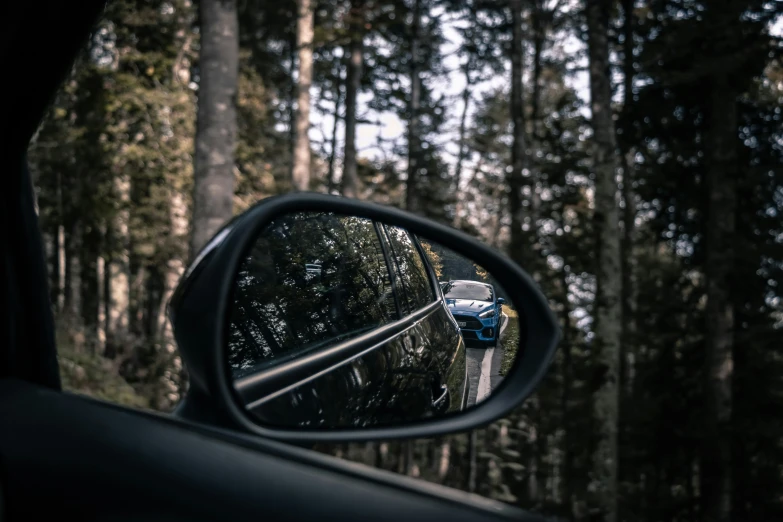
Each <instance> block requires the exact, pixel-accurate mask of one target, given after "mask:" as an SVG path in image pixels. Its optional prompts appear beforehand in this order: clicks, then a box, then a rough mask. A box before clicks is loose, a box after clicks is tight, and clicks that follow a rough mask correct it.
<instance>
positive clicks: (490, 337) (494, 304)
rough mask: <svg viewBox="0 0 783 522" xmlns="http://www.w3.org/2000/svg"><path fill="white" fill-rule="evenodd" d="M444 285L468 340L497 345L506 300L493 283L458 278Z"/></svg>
mask: <svg viewBox="0 0 783 522" xmlns="http://www.w3.org/2000/svg"><path fill="white" fill-rule="evenodd" d="M441 288H442V290H443V296H444V297H445V298H446V304H447V305H448V307H449V311H450V312H451V315H453V316H454V319H455V320H456V321H457V325H458V326H459V328H460V331H461V332H462V337H463V338H464V339H465V341H466V342H470V341H480V342H481V343H484V344H486V345H487V346H497V343H498V337H499V335H500V326H501V321H500V317H501V313H502V308H503V303H504V302H505V300H504V299H503V298H502V297H497V294H496V293H495V289H494V288H493V287H492V285H489V284H486V283H480V282H478V281H466V280H457V281H449V282H448V283H446V284H445V285H441Z"/></svg>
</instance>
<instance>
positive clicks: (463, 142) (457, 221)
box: [454, 62, 473, 228]
mask: <svg viewBox="0 0 783 522" xmlns="http://www.w3.org/2000/svg"><path fill="white" fill-rule="evenodd" d="M472 88H473V85H472V82H471V78H470V62H468V63H467V64H465V88H464V89H463V90H462V114H461V116H460V119H459V152H458V153H457V165H456V166H455V168H454V193H455V194H457V204H456V207H455V211H454V226H455V227H456V228H460V226H461V225H462V217H461V216H460V215H461V214H462V196H461V195H460V183H461V182H462V170H463V167H464V164H465V159H466V158H467V155H468V147H467V139H466V138H467V132H468V110H469V108H470V95H471V91H472Z"/></svg>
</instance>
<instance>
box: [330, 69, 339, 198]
mask: <svg viewBox="0 0 783 522" xmlns="http://www.w3.org/2000/svg"><path fill="white" fill-rule="evenodd" d="M340 73H341V71H340V70H339V69H338V71H337V74H338V78H337V81H336V85H335V89H334V123H333V124H332V137H331V148H330V149H329V161H328V166H327V170H326V193H327V194H331V193H332V191H333V190H334V189H335V187H336V184H337V183H336V181H335V171H334V162H335V160H336V159H337V129H338V127H339V125H340V106H341V105H342V101H343V91H342V85H343V79H342V77H340Z"/></svg>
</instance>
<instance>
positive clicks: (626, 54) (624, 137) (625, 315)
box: [617, 0, 637, 484]
mask: <svg viewBox="0 0 783 522" xmlns="http://www.w3.org/2000/svg"><path fill="white" fill-rule="evenodd" d="M633 4H634V0H622V7H623V17H624V20H623V36H624V41H623V116H624V117H623V118H622V121H623V123H624V126H623V127H621V128H622V129H623V131H624V132H623V133H622V134H621V135H619V138H620V139H619V140H618V141H619V145H620V154H621V158H622V160H623V164H622V165H623V185H622V201H623V237H622V244H621V249H622V252H621V263H622V265H621V267H622V285H623V287H622V296H623V298H622V323H621V324H622V334H621V335H622V343H621V353H620V397H621V400H620V413H619V416H618V451H619V453H618V478H617V480H618V483H619V484H623V483H624V482H625V479H626V477H625V475H624V470H625V469H626V466H625V465H624V464H625V455H624V454H623V453H624V452H623V451H622V448H625V447H626V445H625V444H624V441H625V437H624V435H623V434H624V432H625V431H626V430H625V429H624V426H627V425H628V423H627V422H626V421H625V420H624V418H625V413H624V411H623V409H624V407H623V405H624V404H628V405H631V404H632V402H631V401H632V400H633V397H634V395H633V379H634V366H635V364H636V351H637V349H636V342H637V335H636V330H637V326H636V302H637V290H636V256H635V253H634V245H635V244H636V193H635V192H634V188H633V182H634V178H635V169H636V162H635V160H634V150H633V146H632V141H631V136H630V134H631V125H630V113H631V106H632V104H633V79H634V67H633V64H634V59H633V34H634V14H633ZM623 398H624V399H625V400H623Z"/></svg>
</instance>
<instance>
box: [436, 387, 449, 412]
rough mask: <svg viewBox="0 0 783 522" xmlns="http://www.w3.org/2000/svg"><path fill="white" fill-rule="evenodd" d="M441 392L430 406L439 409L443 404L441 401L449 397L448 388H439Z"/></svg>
mask: <svg viewBox="0 0 783 522" xmlns="http://www.w3.org/2000/svg"><path fill="white" fill-rule="evenodd" d="M440 389H441V390H443V392H442V393H441V394H440V397H438V398H437V399H435V400H434V401H432V405H433V406H436V407H439V406H441V405H442V404H443V401H444V400H446V398H447V397H448V396H449V388H448V387H447V386H446V385H445V384H444V385H442V386H441V387H440Z"/></svg>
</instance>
